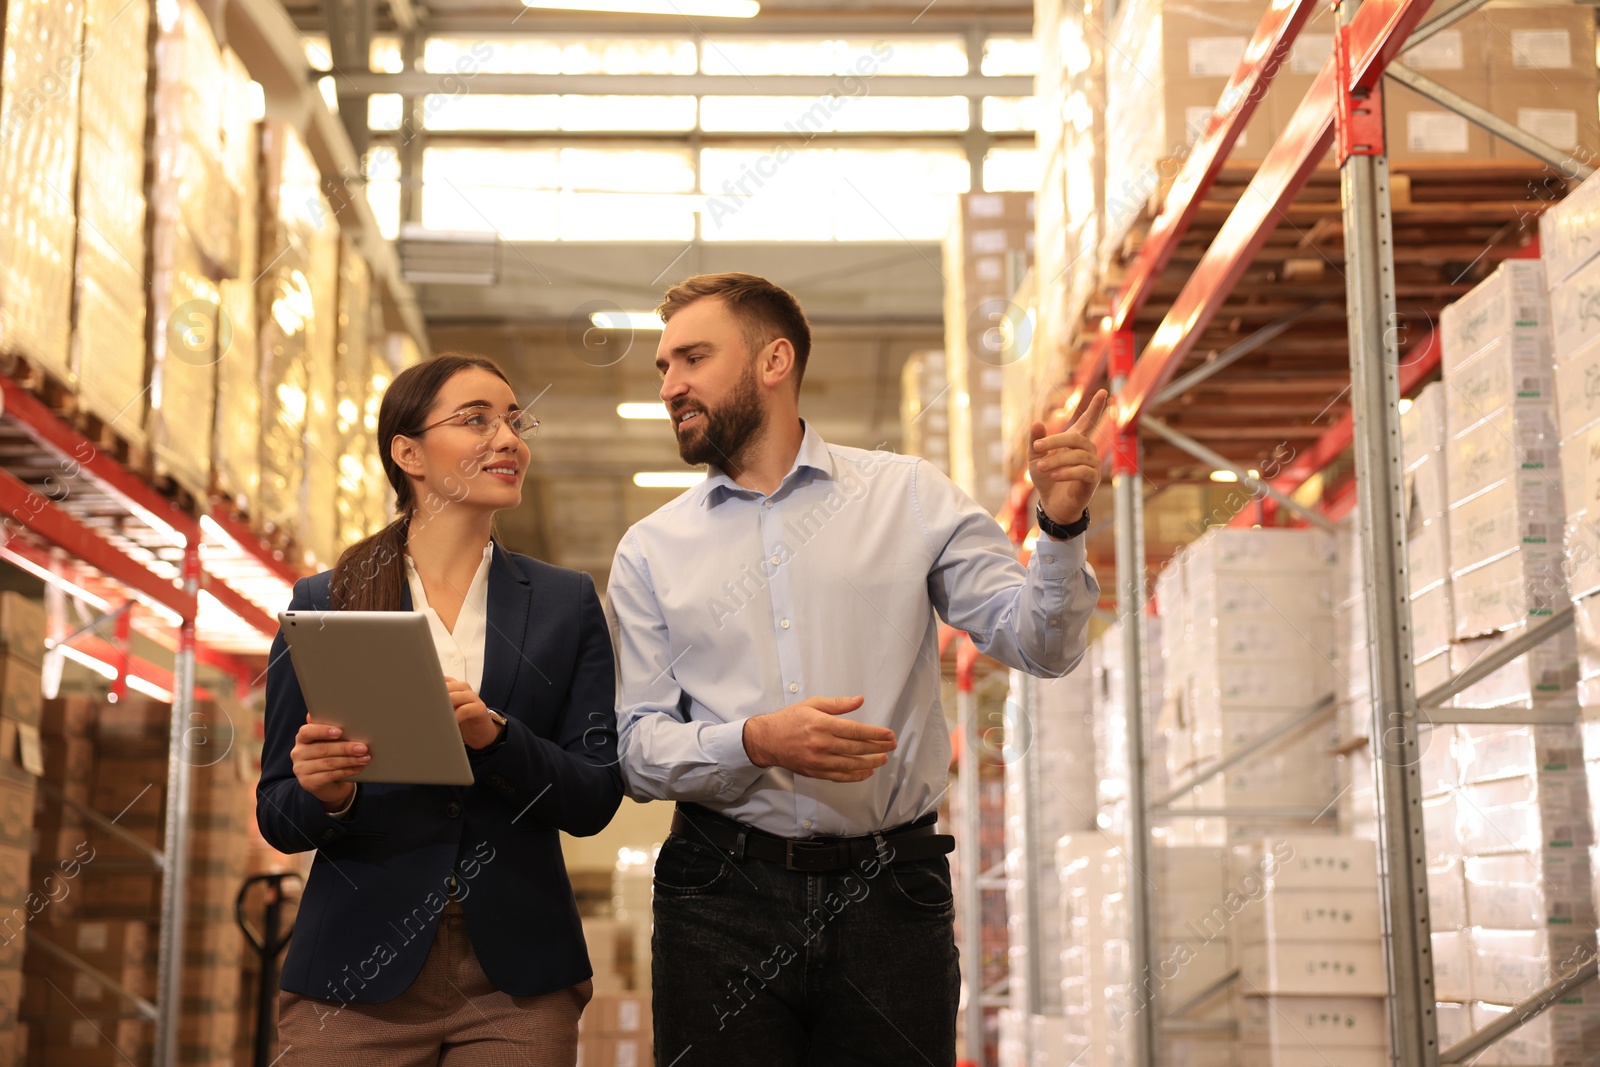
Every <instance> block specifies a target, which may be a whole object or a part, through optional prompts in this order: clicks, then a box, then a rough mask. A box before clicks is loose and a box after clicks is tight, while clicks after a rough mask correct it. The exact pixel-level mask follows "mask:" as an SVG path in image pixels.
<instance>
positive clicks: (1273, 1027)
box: [1235, 997, 1389, 1062]
mask: <svg viewBox="0 0 1600 1067" xmlns="http://www.w3.org/2000/svg"><path fill="white" fill-rule="evenodd" d="M1235 1004H1236V1005H1237V1006H1238V1011H1239V1040H1240V1041H1242V1042H1244V1043H1245V1044H1246V1045H1272V1046H1274V1047H1276V1048H1280V1049H1302V1048H1330V1049H1345V1048H1352V1047H1353V1048H1370V1047H1373V1046H1377V1047H1380V1048H1381V1047H1382V1046H1384V1045H1385V1044H1387V1043H1388V1040H1389V1028H1388V1022H1387V1021H1386V1020H1387V1017H1386V1015H1385V1013H1384V1002H1383V1001H1382V1000H1380V999H1378V998H1375V997H1273V998H1270V999H1268V998H1266V997H1241V998H1239V999H1238V1000H1237V1001H1235ZM1335 1062H1337V1059H1335Z"/></svg>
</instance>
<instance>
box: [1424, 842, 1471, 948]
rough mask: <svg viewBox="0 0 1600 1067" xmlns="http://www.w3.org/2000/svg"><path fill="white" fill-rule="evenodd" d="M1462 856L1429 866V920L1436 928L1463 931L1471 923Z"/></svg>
mask: <svg viewBox="0 0 1600 1067" xmlns="http://www.w3.org/2000/svg"><path fill="white" fill-rule="evenodd" d="M1463 872H1464V864H1463V861H1462V860H1461V858H1460V857H1457V856H1452V857H1450V862H1449V863H1447V864H1445V865H1443V866H1438V867H1435V866H1430V867H1429V868H1428V923H1429V925H1430V926H1431V927H1432V928H1433V929H1435V930H1462V929H1465V928H1466V926H1467V880H1466V877H1465V875H1464V873H1463Z"/></svg>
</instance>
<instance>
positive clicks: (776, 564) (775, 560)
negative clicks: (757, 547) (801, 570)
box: [772, 556, 781, 567]
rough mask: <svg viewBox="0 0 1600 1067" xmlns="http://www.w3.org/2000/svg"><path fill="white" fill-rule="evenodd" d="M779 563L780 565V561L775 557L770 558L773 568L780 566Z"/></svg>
mask: <svg viewBox="0 0 1600 1067" xmlns="http://www.w3.org/2000/svg"><path fill="white" fill-rule="evenodd" d="M780 563H781V561H780V560H779V559H778V557H777V556H773V557H772V565H773V566H774V567H776V566H779V564H780Z"/></svg>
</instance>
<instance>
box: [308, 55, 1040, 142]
mask: <svg viewBox="0 0 1600 1067" xmlns="http://www.w3.org/2000/svg"><path fill="white" fill-rule="evenodd" d="M309 77H310V78H311V80H312V81H316V80H318V79H320V78H327V77H336V78H337V79H338V87H339V92H340V95H341V97H342V96H343V95H344V93H346V92H348V93H350V94H351V95H357V96H362V95H370V94H373V93H395V94H399V95H403V96H426V95H430V94H439V95H455V94H459V93H462V92H468V91H470V92H473V93H491V94H496V95H505V96H534V95H547V94H562V93H572V94H578V95H591V96H593V95H599V96H816V97H823V96H851V95H859V94H852V93H850V92H849V91H848V90H849V89H850V85H849V84H846V81H845V79H846V78H847V77H848V76H847V75H834V74H825V75H808V74H757V75H752V76H750V77H746V76H744V75H742V74H495V73H491V72H488V71H482V72H479V73H477V74H471V75H465V74H456V73H442V74H429V73H426V72H423V71H408V72H405V73H402V74H383V73H378V72H366V71H359V72H351V71H347V70H341V71H338V72H335V71H331V70H312V71H311V72H310V75H309ZM852 84H854V83H852ZM862 84H866V83H865V81H864V80H863V82H862ZM870 86H871V90H872V93H873V95H875V96H1032V95H1033V79H1032V78H1031V77H1027V76H1020V75H1019V76H1009V75H1008V76H1003V77H984V76H983V75H981V74H954V75H946V76H929V77H919V76H917V75H913V74H878V75H875V76H874V77H873V78H872V79H871V81H870ZM796 125H799V126H800V127H801V132H805V128H804V123H803V121H797V122H796Z"/></svg>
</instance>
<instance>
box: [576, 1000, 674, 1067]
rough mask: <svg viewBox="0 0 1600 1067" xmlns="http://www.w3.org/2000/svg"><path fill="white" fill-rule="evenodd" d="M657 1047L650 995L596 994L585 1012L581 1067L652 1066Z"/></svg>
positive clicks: (581, 1029)
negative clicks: (653, 1033)
mask: <svg viewBox="0 0 1600 1067" xmlns="http://www.w3.org/2000/svg"><path fill="white" fill-rule="evenodd" d="M653 1048H654V1039H653V1036H652V1029H651V1017H650V994H649V993H596V994H595V996H594V999H593V1000H591V1001H589V1006H588V1007H586V1008H585V1009H584V1010H583V1021H582V1022H581V1023H580V1024H579V1026H578V1067H648V1065H649V1064H651V1063H653V1062H655V1061H654V1055H655V1054H654V1052H653V1051H652V1050H653ZM681 1051H682V1050H679V1052H678V1053H674V1054H673V1055H678V1054H679V1053H681Z"/></svg>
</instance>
